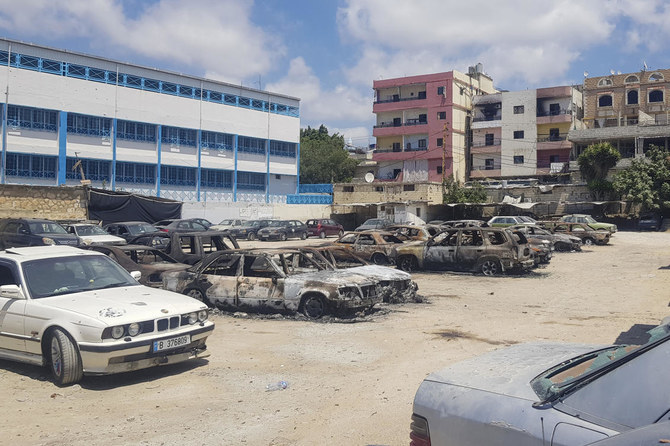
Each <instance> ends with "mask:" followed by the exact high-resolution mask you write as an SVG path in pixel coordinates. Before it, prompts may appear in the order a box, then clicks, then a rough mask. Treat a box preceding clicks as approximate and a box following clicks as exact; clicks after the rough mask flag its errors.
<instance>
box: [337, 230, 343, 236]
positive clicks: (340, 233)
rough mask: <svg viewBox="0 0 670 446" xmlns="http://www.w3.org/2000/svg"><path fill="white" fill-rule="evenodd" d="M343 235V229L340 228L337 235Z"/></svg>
mask: <svg viewBox="0 0 670 446" xmlns="http://www.w3.org/2000/svg"><path fill="white" fill-rule="evenodd" d="M343 235H344V231H343V230H341V229H340V230H339V231H338V233H337V236H338V237H342V236H343Z"/></svg>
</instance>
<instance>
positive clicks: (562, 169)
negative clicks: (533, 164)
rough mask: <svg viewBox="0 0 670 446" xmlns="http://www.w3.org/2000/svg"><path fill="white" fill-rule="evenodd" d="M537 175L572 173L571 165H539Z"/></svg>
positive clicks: (536, 170)
mask: <svg viewBox="0 0 670 446" xmlns="http://www.w3.org/2000/svg"><path fill="white" fill-rule="evenodd" d="M535 172H536V174H537V175H558V174H559V173H568V172H570V163H541V162H538V163H537V168H536V169H535Z"/></svg>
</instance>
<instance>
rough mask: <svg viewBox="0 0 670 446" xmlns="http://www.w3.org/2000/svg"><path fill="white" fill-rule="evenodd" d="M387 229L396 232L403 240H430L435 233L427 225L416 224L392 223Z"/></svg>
mask: <svg viewBox="0 0 670 446" xmlns="http://www.w3.org/2000/svg"><path fill="white" fill-rule="evenodd" d="M386 231H388V232H392V233H394V234H395V235H396V237H398V238H399V239H400V240H402V241H407V240H428V239H429V238H430V236H431V235H433V234H431V233H430V230H429V229H428V228H426V227H425V226H415V225H391V226H389V227H388V228H386Z"/></svg>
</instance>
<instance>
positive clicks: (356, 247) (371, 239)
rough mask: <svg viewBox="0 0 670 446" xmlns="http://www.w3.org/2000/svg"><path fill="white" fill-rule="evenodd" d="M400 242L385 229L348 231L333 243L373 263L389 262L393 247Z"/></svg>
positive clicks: (384, 263) (385, 263) (400, 242)
mask: <svg viewBox="0 0 670 446" xmlns="http://www.w3.org/2000/svg"><path fill="white" fill-rule="evenodd" d="M402 243H403V241H402V240H400V239H399V238H398V237H396V236H395V235H394V234H392V233H390V232H386V231H362V232H349V233H347V234H344V235H343V236H342V237H340V238H339V239H337V240H335V241H334V242H333V244H334V245H336V246H342V247H345V248H347V249H349V250H351V251H353V252H354V253H355V254H357V255H359V256H360V257H363V258H364V259H366V260H370V261H371V262H372V263H374V264H375V265H387V264H389V263H391V262H392V259H393V249H394V248H395V247H397V246H398V245H401V244H402Z"/></svg>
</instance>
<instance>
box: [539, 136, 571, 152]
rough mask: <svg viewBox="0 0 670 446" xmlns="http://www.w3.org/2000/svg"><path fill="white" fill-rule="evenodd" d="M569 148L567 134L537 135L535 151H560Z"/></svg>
mask: <svg viewBox="0 0 670 446" xmlns="http://www.w3.org/2000/svg"><path fill="white" fill-rule="evenodd" d="M571 147H572V143H570V141H568V134H567V133H557V134H551V135H537V150H562V149H570V148H571Z"/></svg>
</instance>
